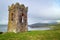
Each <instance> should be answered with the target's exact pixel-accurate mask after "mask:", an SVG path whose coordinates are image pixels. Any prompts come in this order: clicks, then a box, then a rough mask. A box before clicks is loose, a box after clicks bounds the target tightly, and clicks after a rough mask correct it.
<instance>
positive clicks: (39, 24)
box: [28, 23, 57, 28]
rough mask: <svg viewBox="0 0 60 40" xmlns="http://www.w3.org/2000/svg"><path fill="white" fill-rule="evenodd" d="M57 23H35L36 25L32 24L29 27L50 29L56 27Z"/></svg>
mask: <svg viewBox="0 0 60 40" xmlns="http://www.w3.org/2000/svg"><path fill="white" fill-rule="evenodd" d="M56 24H57V23H35V24H31V25H28V26H29V27H31V28H38V27H48V26H51V25H56Z"/></svg>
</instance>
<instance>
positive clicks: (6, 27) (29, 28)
mask: <svg viewBox="0 0 60 40" xmlns="http://www.w3.org/2000/svg"><path fill="white" fill-rule="evenodd" d="M7 29H8V26H7V25H0V32H7ZM32 30H50V28H49V27H40V28H31V27H29V26H28V31H32Z"/></svg>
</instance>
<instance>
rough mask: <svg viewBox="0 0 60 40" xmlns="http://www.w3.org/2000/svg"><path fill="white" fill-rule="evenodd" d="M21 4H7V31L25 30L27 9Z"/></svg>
mask: <svg viewBox="0 0 60 40" xmlns="http://www.w3.org/2000/svg"><path fill="white" fill-rule="evenodd" d="M27 9H28V7H25V6H24V5H23V4H19V3H16V4H12V5H11V6H9V21H8V32H25V31H27V30H28V29H27V28H28V27H27V11H28V10H27Z"/></svg>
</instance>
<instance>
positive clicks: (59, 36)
mask: <svg viewBox="0 0 60 40" xmlns="http://www.w3.org/2000/svg"><path fill="white" fill-rule="evenodd" d="M0 40H60V30H45V31H43V30H42V31H28V32H23V33H3V34H0Z"/></svg>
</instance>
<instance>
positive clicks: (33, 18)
mask: <svg viewBox="0 0 60 40" xmlns="http://www.w3.org/2000/svg"><path fill="white" fill-rule="evenodd" d="M16 2H19V3H20V4H24V5H26V6H28V24H32V23H36V22H48V20H51V21H52V20H59V19H60V5H59V4H60V2H59V1H58V0H38V1H37V0H7V1H5V0H1V2H0V23H2V22H3V21H4V20H5V22H6V23H7V20H8V14H9V13H8V5H11V4H12V3H16ZM1 20H3V21H1ZM51 21H49V22H51ZM5 22H3V23H5Z"/></svg>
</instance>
